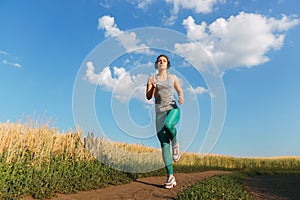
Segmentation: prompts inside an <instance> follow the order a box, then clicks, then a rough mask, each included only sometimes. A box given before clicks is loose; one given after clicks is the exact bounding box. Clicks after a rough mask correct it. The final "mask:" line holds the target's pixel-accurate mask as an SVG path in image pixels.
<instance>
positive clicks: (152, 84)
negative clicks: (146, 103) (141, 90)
mask: <svg viewBox="0 0 300 200" xmlns="http://www.w3.org/2000/svg"><path fill="white" fill-rule="evenodd" d="M155 88H156V81H155V78H154V76H151V77H150V78H149V79H148V82H147V89H146V98H147V99H148V100H150V99H151V98H152V97H153V96H154V92H155Z"/></svg>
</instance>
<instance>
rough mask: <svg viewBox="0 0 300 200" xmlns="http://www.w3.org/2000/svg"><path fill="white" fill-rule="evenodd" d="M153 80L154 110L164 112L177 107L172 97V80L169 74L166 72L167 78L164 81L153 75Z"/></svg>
mask: <svg viewBox="0 0 300 200" xmlns="http://www.w3.org/2000/svg"><path fill="white" fill-rule="evenodd" d="M155 80H156V89H155V93H154V97H155V111H156V112H165V111H168V110H171V109H173V108H177V105H176V101H175V98H174V81H173V79H172V77H171V75H169V74H168V77H167V80H165V81H159V80H158V78H157V76H155Z"/></svg>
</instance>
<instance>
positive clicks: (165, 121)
mask: <svg viewBox="0 0 300 200" xmlns="http://www.w3.org/2000/svg"><path fill="white" fill-rule="evenodd" d="M170 66H171V64H170V60H169V58H168V57H167V56H166V55H159V56H158V57H157V59H156V61H155V68H156V69H157V70H158V74H156V75H154V76H151V77H150V78H149V79H148V82H147V89H146V98H147V99H148V100H150V99H152V97H154V98H155V113H156V131H157V137H158V139H159V141H160V145H161V148H162V157H163V161H164V164H165V167H166V171H167V181H166V183H165V184H164V187H165V188H172V187H174V186H176V184H177V183H176V180H175V177H174V172H173V165H172V157H173V161H175V162H177V161H178V160H179V159H180V152H179V144H178V142H177V138H176V135H177V130H176V128H175V125H176V124H177V123H178V121H179V119H180V109H179V107H178V106H177V104H176V101H175V97H174V89H175V90H176V92H177V95H178V103H179V104H183V103H184V97H183V91H182V88H181V85H180V82H179V79H178V78H177V76H176V75H174V74H170V73H169V70H168V69H169V68H170ZM170 143H171V144H172V156H171V153H170Z"/></svg>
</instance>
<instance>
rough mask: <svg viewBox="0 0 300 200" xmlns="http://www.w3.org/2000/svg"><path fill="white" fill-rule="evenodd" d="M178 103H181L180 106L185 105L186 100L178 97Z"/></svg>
mask: <svg viewBox="0 0 300 200" xmlns="http://www.w3.org/2000/svg"><path fill="white" fill-rule="evenodd" d="M178 103H179V104H180V105H182V104H184V98H183V97H181V96H179V97H178Z"/></svg>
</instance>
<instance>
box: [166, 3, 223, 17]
mask: <svg viewBox="0 0 300 200" xmlns="http://www.w3.org/2000/svg"><path fill="white" fill-rule="evenodd" d="M165 1H166V2H167V3H171V4H173V13H174V14H177V13H178V12H179V9H180V8H184V9H191V10H193V11H194V12H195V13H204V14H206V13H211V12H212V10H213V6H214V5H216V4H217V3H218V2H221V3H223V2H225V0H188V1H187V0H165Z"/></svg>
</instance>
